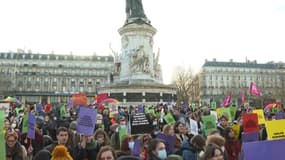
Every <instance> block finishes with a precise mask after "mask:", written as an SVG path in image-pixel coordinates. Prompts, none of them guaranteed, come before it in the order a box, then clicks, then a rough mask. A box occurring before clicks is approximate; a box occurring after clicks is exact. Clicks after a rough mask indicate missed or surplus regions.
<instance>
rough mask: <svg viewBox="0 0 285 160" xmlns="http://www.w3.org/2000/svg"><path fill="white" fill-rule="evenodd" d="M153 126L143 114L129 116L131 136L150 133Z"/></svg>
mask: <svg viewBox="0 0 285 160" xmlns="http://www.w3.org/2000/svg"><path fill="white" fill-rule="evenodd" d="M152 129H153V126H152V125H151V124H150V122H149V120H148V119H147V118H146V115H145V114H144V113H135V114H132V115H131V134H143V133H151V132H152Z"/></svg>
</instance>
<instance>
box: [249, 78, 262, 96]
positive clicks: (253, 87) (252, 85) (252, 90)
mask: <svg viewBox="0 0 285 160" xmlns="http://www.w3.org/2000/svg"><path fill="white" fill-rule="evenodd" d="M249 93H250V94H255V95H258V96H259V97H262V93H261V91H260V90H259V88H257V86H256V84H255V83H253V82H251V83H250V87H249Z"/></svg>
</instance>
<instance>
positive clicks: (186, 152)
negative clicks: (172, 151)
mask: <svg viewBox="0 0 285 160" xmlns="http://www.w3.org/2000/svg"><path fill="white" fill-rule="evenodd" d="M181 151H182V158H183V160H198V158H199V152H200V151H199V150H197V149H195V148H194V146H193V145H192V144H190V143H189V141H186V140H185V141H183V142H182V145H181Z"/></svg>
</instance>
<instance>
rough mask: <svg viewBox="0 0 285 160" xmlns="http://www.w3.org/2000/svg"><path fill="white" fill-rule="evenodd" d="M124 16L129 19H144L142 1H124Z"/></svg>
mask: <svg viewBox="0 0 285 160" xmlns="http://www.w3.org/2000/svg"><path fill="white" fill-rule="evenodd" d="M126 14H127V19H129V18H146V15H145V14H144V10H143V5H142V0H126Z"/></svg>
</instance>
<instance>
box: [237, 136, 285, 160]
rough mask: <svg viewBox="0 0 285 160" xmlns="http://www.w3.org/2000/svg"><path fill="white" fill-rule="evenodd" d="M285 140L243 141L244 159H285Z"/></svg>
mask: <svg viewBox="0 0 285 160" xmlns="http://www.w3.org/2000/svg"><path fill="white" fill-rule="evenodd" d="M284 146H285V140H276V141H258V142H248V143H243V147H242V149H243V156H244V157H243V159H244V160H268V159H272V160H284V156H283V155H284Z"/></svg>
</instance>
